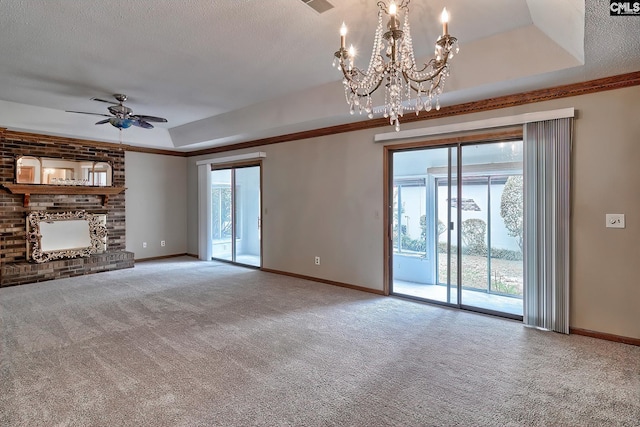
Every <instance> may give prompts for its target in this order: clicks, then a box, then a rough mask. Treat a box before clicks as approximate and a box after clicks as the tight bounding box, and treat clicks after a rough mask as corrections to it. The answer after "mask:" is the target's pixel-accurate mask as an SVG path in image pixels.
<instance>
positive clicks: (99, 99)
mask: <svg viewBox="0 0 640 427" xmlns="http://www.w3.org/2000/svg"><path fill="white" fill-rule="evenodd" d="M91 100H92V101H100V102H106V103H107V104H113V105H120V104H118V103H117V102H113V101H109V100H108V99H101V98H91Z"/></svg>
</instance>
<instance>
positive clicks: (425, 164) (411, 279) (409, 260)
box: [390, 148, 455, 303]
mask: <svg viewBox="0 0 640 427" xmlns="http://www.w3.org/2000/svg"><path fill="white" fill-rule="evenodd" d="M448 164H449V148H430V149H423V150H416V151H406V152H399V153H394V154H393V175H394V176H393V189H392V197H391V199H392V206H391V210H392V213H391V215H390V217H391V220H392V230H393V234H392V239H393V242H392V247H393V278H392V279H393V292H394V293H396V294H402V295H408V296H412V297H417V298H424V299H428V300H434V301H440V302H445V303H449V302H452V301H451V296H452V294H451V289H450V287H449V285H448V282H447V281H446V277H447V271H448V270H447V269H448V268H449V267H448V262H447V253H448V243H447V240H446V238H447V234H446V233H444V232H445V231H446V225H445V224H446V223H447V221H448V220H447V214H446V211H445V213H443V212H442V211H441V206H440V202H441V201H442V202H444V203H445V207H446V203H447V196H446V193H447V191H446V188H447V175H448ZM443 188H444V189H445V190H444V192H445V195H444V196H443V195H442V191H443V190H442V189H443ZM443 216H444V218H445V219H444V221H443V220H442V217H443ZM443 233H444V234H443ZM443 236H444V239H445V240H444V242H443V241H442V238H443ZM443 259H444V260H445V262H444V265H442V260H443ZM439 275H443V276H444V277H445V280H444V281H441V280H439ZM453 302H454V303H455V301H453Z"/></svg>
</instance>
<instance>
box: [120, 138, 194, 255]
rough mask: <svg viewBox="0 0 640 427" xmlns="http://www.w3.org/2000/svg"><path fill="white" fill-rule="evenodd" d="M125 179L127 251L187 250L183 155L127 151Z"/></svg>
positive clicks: (153, 253)
mask: <svg viewBox="0 0 640 427" xmlns="http://www.w3.org/2000/svg"><path fill="white" fill-rule="evenodd" d="M125 180H126V183H125V185H126V187H127V190H126V191H125V200H126V233H127V250H128V251H131V252H134V253H135V258H136V259H144V258H152V257H159V256H165V255H176V254H184V253H186V252H187V194H186V188H187V160H186V158H184V157H177V156H166V155H159V154H147V153H136V152H129V151H127V152H126V153H125ZM161 240H164V241H165V243H166V246H164V247H162V246H160V241H161ZM143 242H146V243H147V247H146V248H143V247H142V246H143V245H142V244H143ZM196 252H197V251H196Z"/></svg>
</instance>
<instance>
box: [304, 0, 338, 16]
mask: <svg viewBox="0 0 640 427" xmlns="http://www.w3.org/2000/svg"><path fill="white" fill-rule="evenodd" d="M302 3H304V4H306V5H307V6H309V7H310V8H311V9H313V10H315V11H316V12H318V13H323V12H326V11H327V10H329V9H333V5H332V4H331V3H329V2H328V1H327V0H302Z"/></svg>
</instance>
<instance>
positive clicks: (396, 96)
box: [333, 0, 459, 131]
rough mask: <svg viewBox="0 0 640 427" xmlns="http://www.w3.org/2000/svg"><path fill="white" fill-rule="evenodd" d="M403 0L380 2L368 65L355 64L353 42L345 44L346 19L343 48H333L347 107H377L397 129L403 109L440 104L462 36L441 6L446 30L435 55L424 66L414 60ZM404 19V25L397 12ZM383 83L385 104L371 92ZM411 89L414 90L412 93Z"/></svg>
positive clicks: (370, 114) (406, 1)
mask: <svg viewBox="0 0 640 427" xmlns="http://www.w3.org/2000/svg"><path fill="white" fill-rule="evenodd" d="M410 1H411V0H402V3H400V5H397V4H396V2H395V1H391V3H390V4H389V6H388V7H387V5H386V3H385V2H383V1H379V2H378V27H377V28H376V33H375V37H374V41H373V52H372V53H371V60H370V61H369V66H368V67H367V69H366V71H363V70H360V69H359V68H356V67H354V65H353V61H354V58H355V55H356V52H355V49H354V47H353V45H352V46H351V47H349V49H348V50H347V48H346V36H347V27H346V25H345V24H344V23H343V24H342V27H341V28H340V50H338V51H337V52H336V53H335V58H334V60H333V65H334V67H335V66H339V68H340V70H342V73H343V75H344V79H343V81H342V83H343V84H344V91H345V97H346V100H347V104H349V112H350V113H351V114H355V111H356V110H358V112H359V113H360V114H362V112H363V111H364V112H365V113H367V115H368V117H369V118H373V114H374V113H380V112H382V113H383V116H384V117H385V118H388V119H389V122H390V124H391V125H395V129H396V131H398V130H400V117H402V116H403V115H404V112H405V110H408V111H415V113H416V115H418V114H419V113H420V111H421V110H423V109H424V110H425V111H431V109H432V108H433V107H434V104H435V109H436V110H439V109H440V101H439V96H440V94H441V93H442V90H443V87H444V83H445V80H446V78H447V77H448V76H449V60H450V59H451V58H453V55H454V52H455V53H458V50H459V48H458V40H457V39H456V38H455V37H452V36H450V35H449V28H448V23H449V14H448V13H447V9H446V8H445V9H443V10H442V15H441V21H442V35H441V36H439V37H438V39H437V40H436V43H435V57H434V58H432V59H430V60H429V61H427V62H426V63H425V64H424V66H418V65H416V59H415V55H414V53H413V40H412V39H411V29H410V27H409V2H410ZM401 13H403V14H404V19H403V23H402V28H400V19H399V15H400V14H401ZM383 15H387V16H388V17H389V22H388V23H387V25H386V28H385V27H384V26H383V23H382V18H383ZM380 86H384V105H383V106H381V107H375V108H374V107H373V100H372V99H371V95H372V94H373V93H374V92H375V91H376V90H377V89H378V88H379V87H380ZM412 95H415V96H414V97H413V98H412Z"/></svg>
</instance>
